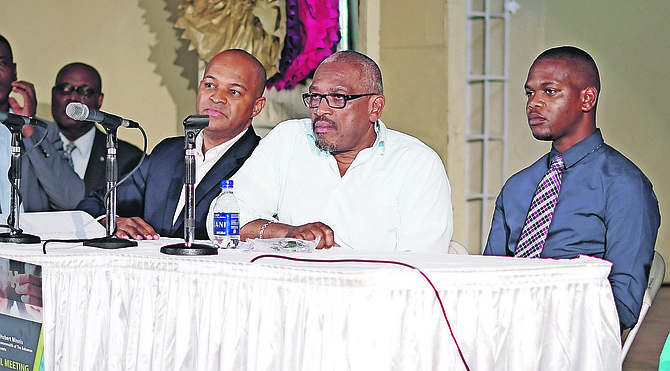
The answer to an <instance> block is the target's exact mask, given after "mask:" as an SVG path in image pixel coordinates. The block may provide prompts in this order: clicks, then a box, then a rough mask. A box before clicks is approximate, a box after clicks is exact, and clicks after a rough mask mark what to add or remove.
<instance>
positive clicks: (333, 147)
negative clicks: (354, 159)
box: [312, 116, 338, 153]
mask: <svg viewBox="0 0 670 371" xmlns="http://www.w3.org/2000/svg"><path fill="white" fill-rule="evenodd" d="M319 121H324V122H327V123H329V124H330V125H331V126H333V127H334V128H337V124H335V122H333V120H330V119H329V118H327V117H324V116H317V117H316V118H315V119H314V120H312V130H314V128H315V127H316V123H317V122H319ZM324 135H325V134H321V133H314V138H315V142H314V144H315V145H316V148H318V149H320V150H322V151H326V152H330V153H333V152H337V151H338V148H337V144H335V143H330V142H327V141H326V139H325V138H324Z"/></svg>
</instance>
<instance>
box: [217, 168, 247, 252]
mask: <svg viewBox="0 0 670 371" xmlns="http://www.w3.org/2000/svg"><path fill="white" fill-rule="evenodd" d="M212 214H213V215H214V220H213V223H212V226H213V233H212V243H214V246H215V247H217V248H219V249H235V248H237V244H238V243H239V242H240V206H239V204H238V203H237V199H236V198H235V195H234V194H233V181H232V180H225V179H224V180H221V193H219V195H218V196H216V198H215V199H214V209H213V212H212Z"/></svg>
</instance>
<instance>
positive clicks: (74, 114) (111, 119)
mask: <svg viewBox="0 0 670 371" xmlns="http://www.w3.org/2000/svg"><path fill="white" fill-rule="evenodd" d="M65 114H67V115H68V117H69V118H71V119H73V120H77V121H95V122H97V123H99V124H100V125H102V126H104V127H105V128H107V129H111V130H114V129H116V128H118V127H119V126H123V127H124V128H139V127H140V124H138V123H136V122H135V121H132V120H127V119H124V118H122V117H119V116H115V115H112V114H110V113H105V112H102V111H98V110H96V109H93V108H90V107H89V106H87V105H85V104H83V103H79V102H72V103H70V104H68V105H67V107H65Z"/></svg>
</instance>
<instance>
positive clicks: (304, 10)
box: [175, 0, 340, 90]
mask: <svg viewBox="0 0 670 371" xmlns="http://www.w3.org/2000/svg"><path fill="white" fill-rule="evenodd" d="M338 6H339V4H338V0H235V1H230V0H229V1H223V0H182V3H181V5H180V6H179V9H180V12H179V18H178V20H177V22H176V23H175V26H176V27H178V28H182V29H184V33H183V35H182V37H183V38H185V39H188V40H190V41H191V46H190V47H191V48H192V49H196V50H197V51H198V55H199V56H200V58H201V59H202V60H204V61H209V60H210V59H211V58H212V57H213V56H214V55H216V54H217V53H219V52H221V51H223V50H226V49H230V48H240V49H244V50H246V51H248V52H250V53H251V54H253V55H254V56H255V57H256V58H258V59H259V60H260V61H261V63H262V64H263V66H265V69H266V70H267V75H268V87H274V88H275V89H277V90H281V89H293V88H295V86H296V84H298V83H300V82H302V81H304V80H305V79H306V78H308V77H309V76H311V74H312V73H313V72H314V69H316V67H317V66H318V65H319V63H321V61H322V60H323V59H324V58H326V57H327V56H329V55H330V54H332V53H333V52H334V51H335V50H336V48H337V44H338V43H339V41H340V26H339V10H338Z"/></svg>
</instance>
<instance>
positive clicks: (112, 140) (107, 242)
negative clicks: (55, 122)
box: [84, 125, 137, 249]
mask: <svg viewBox="0 0 670 371" xmlns="http://www.w3.org/2000/svg"><path fill="white" fill-rule="evenodd" d="M103 127H104V128H105V131H106V132H107V157H106V159H105V168H106V177H107V194H108V197H107V201H106V204H105V209H106V211H107V214H106V217H107V219H106V221H105V228H106V230H107V235H106V237H102V238H94V239H92V240H89V241H86V242H84V246H93V247H101V248H103V249H118V248H122V247H131V246H137V241H131V240H126V239H123V238H118V237H116V236H114V233H115V232H116V182H117V180H118V175H119V170H118V164H117V160H116V148H117V140H116V129H117V128H118V126H112V125H103Z"/></svg>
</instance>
